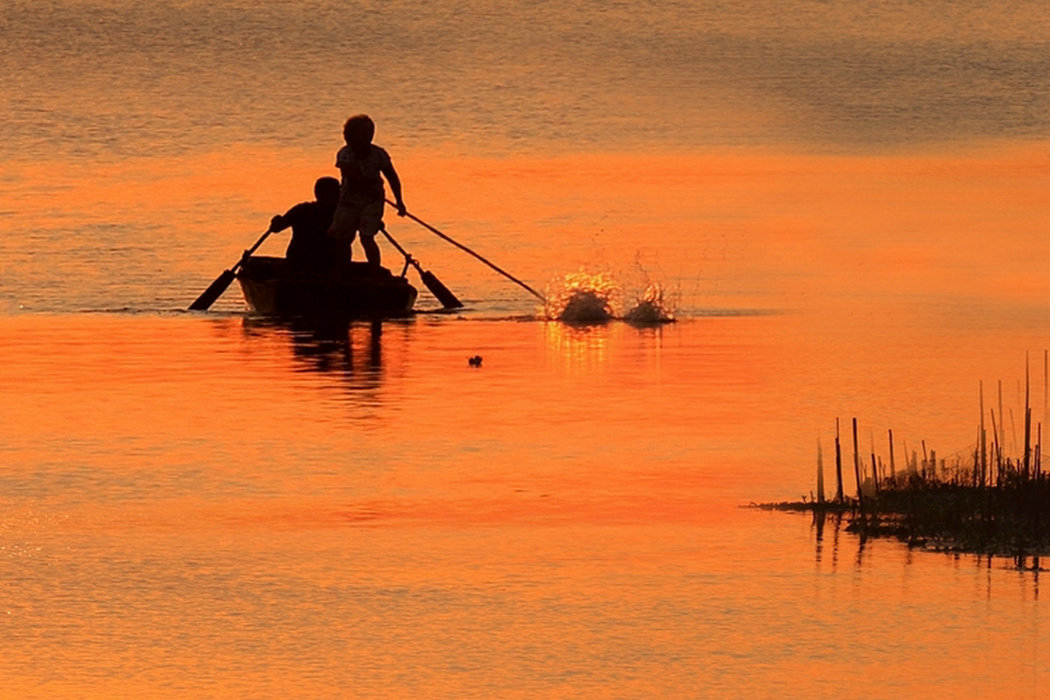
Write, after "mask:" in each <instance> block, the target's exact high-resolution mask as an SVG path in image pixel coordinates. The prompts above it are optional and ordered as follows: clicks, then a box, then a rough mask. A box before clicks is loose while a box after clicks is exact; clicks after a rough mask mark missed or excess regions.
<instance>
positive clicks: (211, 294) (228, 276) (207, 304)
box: [190, 270, 237, 311]
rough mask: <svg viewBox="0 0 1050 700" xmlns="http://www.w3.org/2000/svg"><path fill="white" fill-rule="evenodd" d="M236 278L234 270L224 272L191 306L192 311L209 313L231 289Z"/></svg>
mask: <svg viewBox="0 0 1050 700" xmlns="http://www.w3.org/2000/svg"><path fill="white" fill-rule="evenodd" d="M236 276H237V275H236V274H235V273H234V271H233V270H223V273H222V274H221V275H219V276H218V277H216V278H215V281H214V282H212V283H211V285H209V287H208V288H207V289H205V290H204V292H202V293H201V295H200V296H199V297H197V300H196V301H195V302H193V303H192V304H190V311H207V310H208V309H209V308H211V305H212V304H214V303H215V300H216V299H218V298H219V297H221V296H222V293H223V292H225V291H226V290H227V288H229V286H230V283H232V282H233V279H234V277H236Z"/></svg>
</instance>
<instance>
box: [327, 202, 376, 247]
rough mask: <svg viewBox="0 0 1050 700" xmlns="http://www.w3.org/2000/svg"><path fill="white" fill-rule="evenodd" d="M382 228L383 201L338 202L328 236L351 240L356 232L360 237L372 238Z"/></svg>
mask: <svg viewBox="0 0 1050 700" xmlns="http://www.w3.org/2000/svg"><path fill="white" fill-rule="evenodd" d="M382 227H383V200H381V199H378V200H369V201H366V202H356V201H350V202H339V206H337V207H336V208H335V214H334V215H333V216H332V225H331V227H329V229H328V235H329V236H332V237H333V238H340V239H349V240H353V239H354V236H355V235H356V234H357V232H358V231H360V232H361V235H362V236H368V237H369V238H372V237H374V236H375V235H376V234H377V233H379V229H381V228H382Z"/></svg>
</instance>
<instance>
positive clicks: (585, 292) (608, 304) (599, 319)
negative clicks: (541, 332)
mask: <svg viewBox="0 0 1050 700" xmlns="http://www.w3.org/2000/svg"><path fill="white" fill-rule="evenodd" d="M552 287H553V288H552ZM618 293H619V290H618V288H617V286H616V284H615V283H614V282H613V281H612V278H611V277H609V276H608V275H606V274H604V273H601V272H599V273H592V272H587V271H584V270H580V271H578V272H573V273H570V274H567V275H565V276H564V277H563V278H562V279H560V280H558V281H557V282H555V283H554V284H553V285H548V289H547V295H546V296H547V305H546V308H545V309H544V311H545V313H546V315H547V318H552V319H557V320H559V321H565V322H566V323H604V322H605V321H608V320H610V319H611V318H613V316H614V313H613V306H612V304H613V300H614V299H615V297H616V296H617V295H618Z"/></svg>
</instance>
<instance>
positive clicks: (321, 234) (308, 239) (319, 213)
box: [282, 202, 337, 270]
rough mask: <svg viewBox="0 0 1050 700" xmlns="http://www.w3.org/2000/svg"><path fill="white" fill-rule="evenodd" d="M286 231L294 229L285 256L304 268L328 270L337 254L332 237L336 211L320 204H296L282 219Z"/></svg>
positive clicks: (289, 260)
mask: <svg viewBox="0 0 1050 700" xmlns="http://www.w3.org/2000/svg"><path fill="white" fill-rule="evenodd" d="M282 219H283V222H282V223H283V224H284V226H282V228H287V227H288V226H291V227H292V240H291V241H289V242H288V249H287V251H285V254H284V255H285V257H286V258H287V259H288V262H290V263H292V264H293V265H297V266H300V267H310V268H315V269H318V270H323V269H326V267H327V266H328V265H329V264H330V263H331V260H332V256H333V255H334V254H335V246H336V245H337V244H336V242H335V241H334V240H333V239H332V238H331V237H329V236H328V227H329V226H331V224H332V210H331V208H326V207H323V206H321V205H320V204H319V203H317V202H303V203H301V204H296V205H295V206H294V207H292V208H291V209H289V210H288V212H287V213H285V214H284V215H283V217H282Z"/></svg>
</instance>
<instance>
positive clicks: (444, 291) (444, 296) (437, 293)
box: [419, 271, 463, 309]
mask: <svg viewBox="0 0 1050 700" xmlns="http://www.w3.org/2000/svg"><path fill="white" fill-rule="evenodd" d="M419 277H420V279H422V280H423V284H425V285H426V287H427V289H429V290H430V293H431V294H433V295H434V298H435V299H437V300H438V301H440V302H441V305H442V306H444V307H445V308H446V309H458V308H460V307H462V306H463V302H461V301H460V300H459V299H457V298H456V295H455V294H453V293H452V290H450V289H449V288H448V287H446V286H445V285H443V284H441V280H439V279H438V278H437V277H435V276H434V274H433V273H432V272H430V271H420V273H419Z"/></svg>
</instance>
